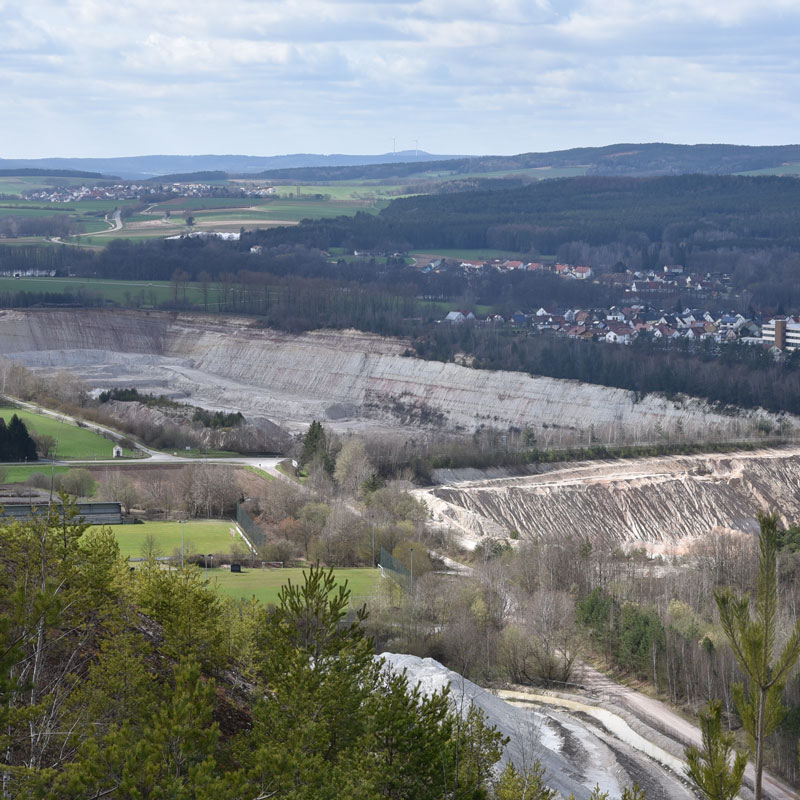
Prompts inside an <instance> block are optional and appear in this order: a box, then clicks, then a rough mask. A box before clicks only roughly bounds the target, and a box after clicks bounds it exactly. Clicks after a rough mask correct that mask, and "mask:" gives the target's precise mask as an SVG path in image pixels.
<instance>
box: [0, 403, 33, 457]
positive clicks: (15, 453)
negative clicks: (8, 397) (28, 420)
mask: <svg viewBox="0 0 800 800" xmlns="http://www.w3.org/2000/svg"><path fill="white" fill-rule="evenodd" d="M38 460H39V456H38V455H37V454H36V442H34V440H33V437H32V436H31V435H30V434H29V433H28V428H27V427H26V425H25V423H24V422H23V421H22V420H21V419H20V418H19V417H18V416H17V415H16V414H14V415H13V416H12V417H11V419H10V420H9V423H8V425H6V421H5V419H3V417H0V461H38Z"/></svg>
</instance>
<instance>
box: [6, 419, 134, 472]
mask: <svg viewBox="0 0 800 800" xmlns="http://www.w3.org/2000/svg"><path fill="white" fill-rule="evenodd" d="M14 414H16V415H17V416H18V417H19V418H20V419H21V420H22V421H23V422H24V423H25V426H26V427H27V428H28V433H33V432H36V433H40V434H42V435H47V436H52V437H53V438H54V439H56V440H57V442H58V444H57V446H56V459H66V460H84V459H85V460H89V459H93V458H103V459H106V458H111V450H112V448H113V447H114V445H113V443H112V442H111V440H110V439H106V438H104V437H103V436H100V434H98V433H94V432H93V431H90V430H87V429H86V428H79V427H78V426H77V425H73V424H72V423H71V422H64V421H62V420H60V419H56V418H55V417H47V416H44V415H43V414H36V413H34V412H32V411H25V410H23V409H19V408H7V407H6V408H0V417H3V419H5V421H6V424H8V423H9V422H10V421H11V417H12V416H14ZM124 452H125V455H126V456H132V455H134V453H133V452H132V451H130V450H126V451H124ZM39 471H42V470H39Z"/></svg>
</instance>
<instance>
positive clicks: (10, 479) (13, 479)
mask: <svg viewBox="0 0 800 800" xmlns="http://www.w3.org/2000/svg"><path fill="white" fill-rule="evenodd" d="M0 470H2V471H4V472H5V479H4V480H2V481H0V484H1V485H5V484H8V483H25V481H26V480H28V478H30V476H31V475H33V473H34V472H42V473H44V474H45V475H47V476H48V477H49V475H50V471H51V470H52V471H53V472H54V473H55V474H56V475H60V474H62V473H64V472H69V467H52V466H51V465H50V464H47V463H44V462H43V463H41V464H34V465H33V466H3V467H0Z"/></svg>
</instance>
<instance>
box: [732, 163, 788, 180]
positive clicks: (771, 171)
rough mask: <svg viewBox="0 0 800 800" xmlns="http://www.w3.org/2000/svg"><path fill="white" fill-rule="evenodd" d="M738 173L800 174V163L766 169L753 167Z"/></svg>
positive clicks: (756, 174)
mask: <svg viewBox="0 0 800 800" xmlns="http://www.w3.org/2000/svg"><path fill="white" fill-rule="evenodd" d="M736 174H737V175H755V176H758V175H791V176H793V177H798V176H800V164H781V165H780V166H777V167H766V168H765V169H752V170H749V171H748V172H737V173H736Z"/></svg>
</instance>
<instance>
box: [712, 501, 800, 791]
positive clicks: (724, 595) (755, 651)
mask: <svg viewBox="0 0 800 800" xmlns="http://www.w3.org/2000/svg"><path fill="white" fill-rule="evenodd" d="M759 523H760V526H761V532H760V535H759V555H758V583H757V589H756V591H757V595H756V605H755V615H754V616H751V613H750V598H749V597H748V596H747V595H743V596H736V595H734V594H733V592H732V591H731V589H730V587H726V588H725V589H722V590H715V592H714V597H715V599H716V601H717V607H718V609H719V616H720V622H721V623H722V628H723V630H724V631H725V635H726V637H727V639H728V642H729V643H730V645H731V649H732V650H733V654H734V656H735V658H736V662H737V664H738V665H739V668H740V669H741V670H742V672H744V673H745V675H747V678H748V682H749V685H748V687H747V688H745V687H744V685H743V684H741V683H739V684H736V685H734V687H733V698H734V702H735V703H736V709H737V711H738V712H739V716H740V717H741V720H742V725H743V727H744V729H745V731H746V732H747V737H748V739H749V742H750V748H751V749H752V751H753V752H754V754H755V773H756V775H755V800H761V781H762V776H763V772H764V745H765V742H766V739H767V737H768V736H769V735H770V734H771V733H772V732H773V731H774V730H775V729H776V728H777V727H778V725H780V723H781V720H782V719H783V717H784V715H785V714H786V708H785V707H784V706H783V704H782V703H781V694H782V693H783V687H784V686H785V684H786V680H787V678H788V677H789V673H790V672H791V670H792V668H793V667H794V665H795V663H796V662H797V659H798V656H800V620H798V621H797V622H796V623H795V626H794V630H793V631H792V633H791V635H790V636H789V639H788V641H787V642H786V644H785V645H784V648H783V650H782V651H781V653H780V655H779V656H778V658H777V659H776V658H775V657H774V654H775V647H776V639H777V633H778V631H777V624H778V568H777V563H778V544H779V538H780V534H779V531H778V517H777V515H776V514H761V515H759Z"/></svg>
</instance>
